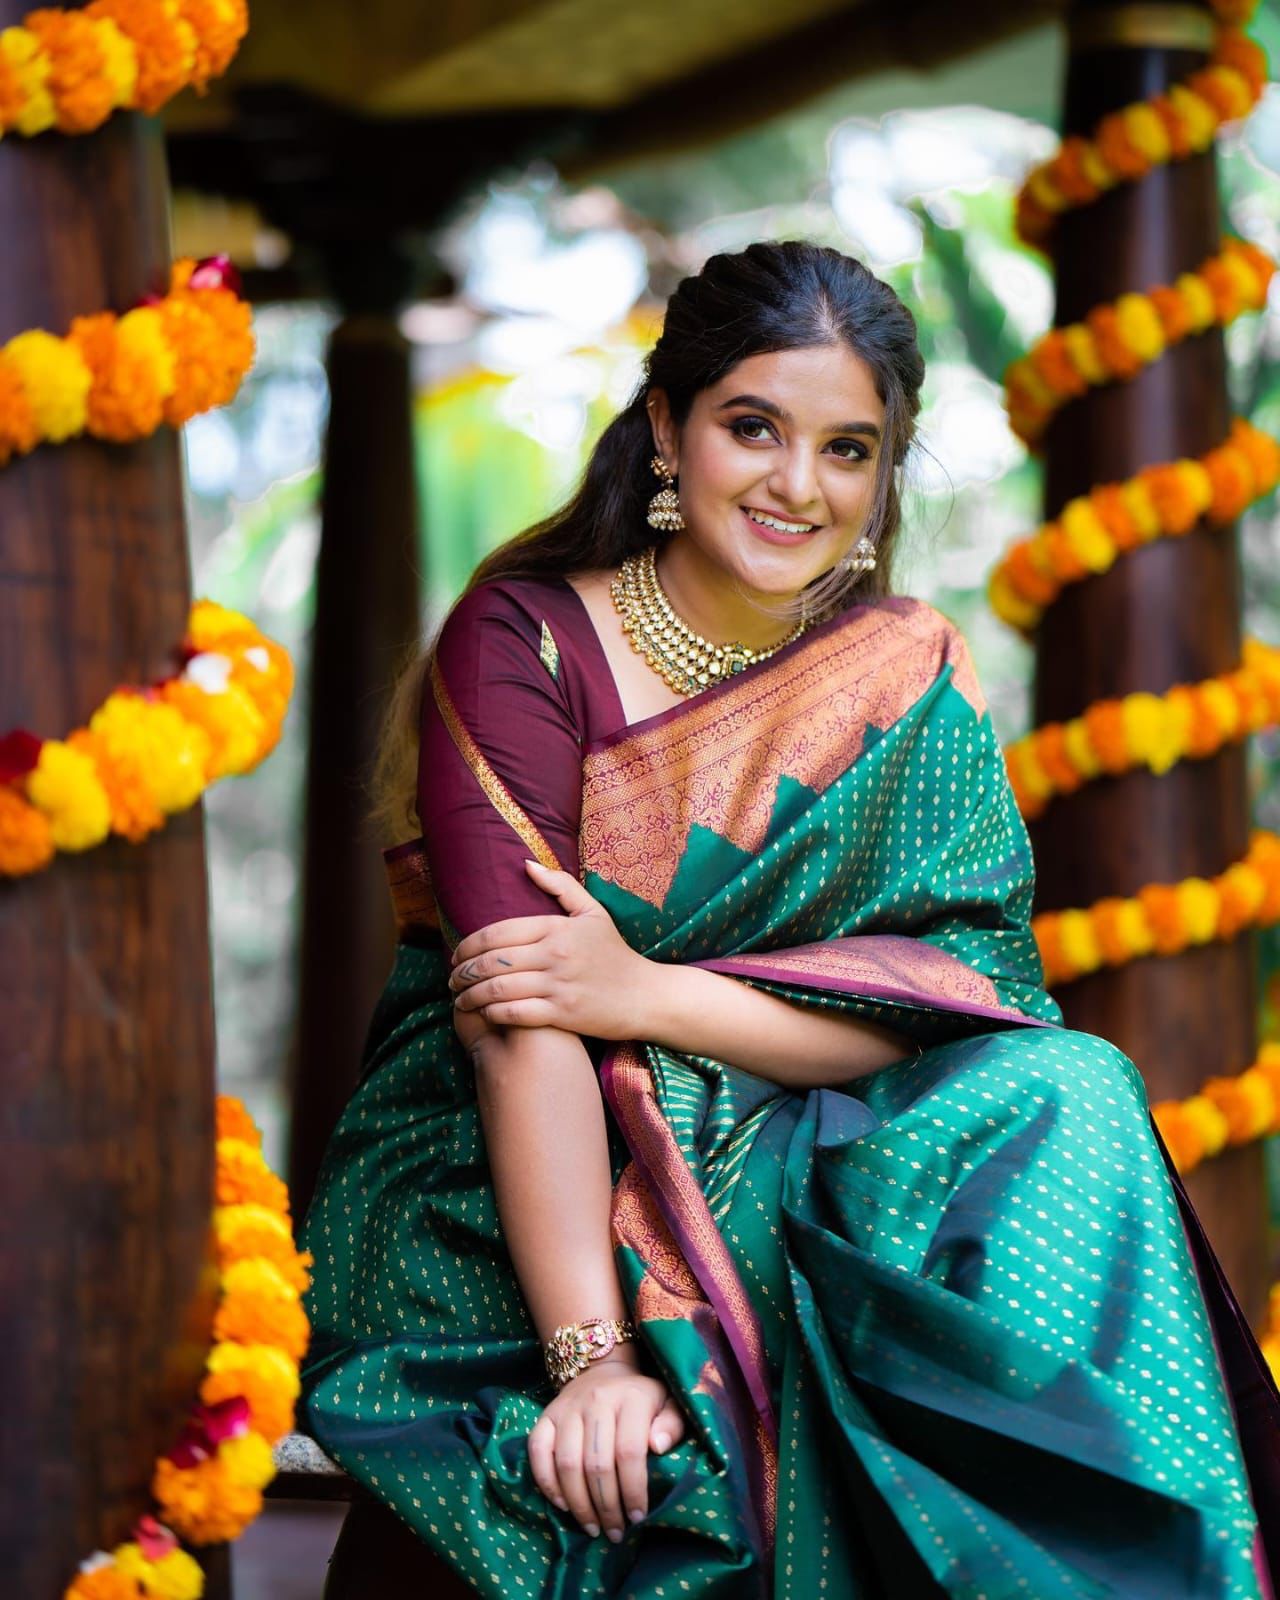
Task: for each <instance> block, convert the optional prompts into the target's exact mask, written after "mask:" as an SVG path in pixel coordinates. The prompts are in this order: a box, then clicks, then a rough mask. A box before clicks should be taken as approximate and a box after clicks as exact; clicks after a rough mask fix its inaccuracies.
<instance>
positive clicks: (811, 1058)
mask: <svg viewBox="0 0 1280 1600" xmlns="http://www.w3.org/2000/svg"><path fill="white" fill-rule="evenodd" d="M650 968H651V971H650V972H649V974H648V988H649V993H648V997H647V1003H646V1006H645V1010H646V1014H647V1025H646V1028H645V1033H644V1037H645V1038H646V1039H648V1040H650V1041H652V1042H653V1043H654V1044H661V1045H665V1046H666V1047H667V1048H668V1049H669V1050H680V1051H683V1052H684V1053H686V1054H689V1055H699V1056H711V1057H713V1058H714V1059H715V1060H717V1061H725V1062H728V1064H729V1065H730V1066H734V1067H740V1068H741V1069H742V1070H743V1071H744V1072H753V1073H755V1074H756V1076H757V1077H760V1078H767V1079H769V1080H770V1081H771V1082H773V1083H780V1084H783V1085H785V1086H786V1087H787V1088H794V1089H809V1088H817V1087H820V1086H822V1085H824V1084H836V1083H847V1082H849V1081H850V1080H851V1079H853V1078H862V1077H865V1076H866V1075H867V1074H868V1073H869V1072H875V1071H876V1070H877V1069H878V1068H880V1067H884V1066H888V1064H889V1063H890V1062H891V1061H897V1060H899V1059H900V1058H901V1057H902V1056H905V1055H910V1054H912V1052H913V1050H914V1048H915V1047H914V1045H913V1044H912V1041H911V1040H910V1039H909V1038H908V1037H907V1036H906V1035H905V1034H901V1033H895V1032H894V1031H893V1030H892V1029H890V1028H882V1027H880V1026H879V1025H878V1024H877V1023H874V1022H864V1021H862V1020H861V1019H859V1018H857V1017H846V1016H841V1015H840V1014H839V1013H838V1012H836V1011H834V1010H831V1011H826V1010H817V1009H815V1008H810V1007H808V1006H801V1005H797V1004H795V1003H794V1002H792V1001H790V1000H783V999H781V998H780V997H779V996H777V995H773V994H767V993H766V992H765V991H764V990H763V989H753V988H752V987H751V986H750V985H749V984H746V983H741V982H739V980H738V979H737V978H730V977H728V976H727V975H726V974H724V973H722V972H708V971H707V970H706V968H705V967H684V966H678V965H675V964H668V963H663V962H651V963H650Z"/></svg>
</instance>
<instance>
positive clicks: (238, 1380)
mask: <svg viewBox="0 0 1280 1600" xmlns="http://www.w3.org/2000/svg"><path fill="white" fill-rule="evenodd" d="M239 1396H243V1398H244V1399H245V1400H247V1401H248V1403H249V1420H250V1426H251V1427H252V1428H253V1429H254V1431H255V1432H256V1433H260V1434H261V1435H262V1437H263V1438H264V1439H267V1440H269V1441H270V1443H272V1444H274V1443H275V1442H276V1440H277V1439H282V1438H283V1437H284V1435H285V1434H286V1433H289V1432H291V1431H292V1429H293V1423H294V1405H293V1401H292V1400H291V1399H290V1398H289V1396H288V1395H286V1394H282V1393H281V1391H280V1389H279V1387H278V1386H277V1385H275V1384H272V1383H270V1382H268V1381H267V1379H266V1378H264V1377H262V1376H261V1374H259V1373H256V1372H250V1371H248V1370H246V1369H245V1368H236V1369H235V1370H234V1371H231V1372H211V1373H209V1374H208V1375H207V1376H206V1377H205V1379H204V1381H203V1383H202V1384H201V1385H200V1398H201V1400H203V1401H204V1403H205V1405H207V1406H216V1405H217V1404H218V1403H219V1402H220V1401H222V1400H234V1399H236V1398H237V1397H239Z"/></svg>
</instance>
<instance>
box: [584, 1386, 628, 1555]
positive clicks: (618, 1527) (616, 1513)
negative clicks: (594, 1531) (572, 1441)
mask: <svg viewBox="0 0 1280 1600" xmlns="http://www.w3.org/2000/svg"><path fill="white" fill-rule="evenodd" d="M614 1427H615V1424H614V1410H613V1401H611V1400H604V1399H602V1400H600V1401H599V1402H598V1403H597V1405H596V1406H595V1407H593V1409H592V1410H591V1411H589V1412H588V1413H587V1417H586V1426H585V1428H584V1431H583V1461H582V1470H583V1473H584V1475H585V1476H586V1480H587V1493H588V1494H589V1495H590V1496H591V1503H592V1505H593V1506H595V1508H596V1512H597V1516H598V1520H599V1523H600V1526H601V1527H602V1528H603V1529H604V1531H605V1533H606V1534H608V1536H609V1538H610V1539H611V1540H612V1541H613V1542H614V1544H617V1542H618V1540H619V1539H621V1537H622V1501H621V1499H620V1497H619V1494H618V1468H617V1463H616V1461H615V1460H614V1454H613V1440H614Z"/></svg>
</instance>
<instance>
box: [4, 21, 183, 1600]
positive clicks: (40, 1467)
mask: <svg viewBox="0 0 1280 1600" xmlns="http://www.w3.org/2000/svg"><path fill="white" fill-rule="evenodd" d="M26 9H27V7H26V5H25V4H20V3H18V0H0V26H8V25H9V24H12V23H15V22H17V21H18V20H19V18H20V15H21V14H22V13H23V12H24V11H25V10H26ZM166 196H167V185H166V179H165V169H164V154H163V147H162V144H161V140H160V135H159V130H158V128H156V127H155V126H154V125H152V124H151V123H149V122H148V121H146V120H144V119H142V118H140V117H136V116H126V115H117V116H116V117H114V118H113V119H112V120H111V121H110V122H109V123H108V124H107V125H106V126H105V127H104V128H103V129H102V130H101V131H99V132H97V133H94V134H91V135H89V136H87V137H80V138H63V137H60V136H59V135H57V134H48V135H45V136H43V137H41V138H40V139H37V140H33V141H26V140H23V139H20V138H17V137H13V138H6V139H4V140H3V141H2V142H0V239H2V240H3V247H0V341H3V340H5V339H8V338H10V337H12V335H14V334H16V333H18V332H19V331H21V330H22V329H24V328H29V327H42V328H46V329H49V330H50V331H55V332H65V331H66V329H67V327H68V325H69V323H70V320H71V318H72V317H73V316H74V315H76V314H79V313H82V312H91V311H98V310H101V309H104V308H111V309H115V310H124V309H126V308H127V307H129V306H130V305H131V304H133V303H134V302H135V301H137V300H138V299H139V298H140V297H141V296H142V295H143V294H145V293H146V292H147V291H149V290H152V289H163V288H165V287H166V286H167V280H168V219H167V213H166ZM180 449H181V446H180V442H179V440H178V437H177V435H176V434H174V433H173V432H172V431H170V430H167V429H164V430H162V431H161V432H159V433H158V434H156V435H155V436H154V437H153V438H151V439H149V440H147V441H145V442H143V443H140V444H137V445H131V446H127V447H121V446H118V445H110V444H99V443H96V442H94V441H91V440H76V441H72V442H69V443H67V444H63V445H45V446H41V447H40V448H39V449H38V450H37V451H35V453H34V454H32V455H31V456H28V457H26V458H23V459H20V460H15V461H13V462H11V463H10V464H9V465H8V466H7V467H4V468H0V731H7V730H8V729H10V728H13V727H16V726H22V727H26V728H29V729H30V730H32V731H33V732H36V733H39V734H41V735H44V736H60V735H63V734H65V733H68V732H69V731H70V730H71V729H72V728H74V727H76V726H78V725H81V724H83V723H84V722H86V721H87V720H88V718H89V716H90V714H91V713H92V712H93V711H94V709H95V708H96V707H97V706H99V705H100V704H101V703H102V701H103V700H104V699H105V698H106V697H107V695H108V694H109V693H110V691H111V690H112V689H113V688H114V687H115V686H116V685H117V684H119V683H122V682H145V681H146V680H148V679H151V678H154V677H158V676H162V675H164V674H165V673H166V672H168V671H171V670H172V662H171V660H170V651H171V650H172V648H173V647H174V646H175V645H176V644H177V643H178V641H179V640H180V639H181V637H182V634H183V632H184V629H185V624H186V617H187V609H188V602H189V595H190V589H189V574H188V565H187V545H186V534H185V527H184V521H183V504H182V484H181V473H180V466H179V452H180ZM207 928H208V917H207V908H206V901H205V861H204V833H203V814H202V811H201V808H200V807H198V806H197V807H195V808H194V809H192V810H191V811H188V812H186V813H185V814H183V815H180V816H177V817H174V818H172V819H171V820H170V821H169V823H168V825H167V826H166V827H165V828H164V829H163V831H161V832H160V833H158V834H155V835H153V836H152V837H151V838H150V839H148V840H147V841H146V842H145V843H143V844H141V845H136V846H135V845H130V844H128V843H125V842H123V841H121V840H119V839H115V838H112V839H109V840H107V841H106V842H104V843H103V844H101V845H99V846H98V847H97V848H96V849H94V850H92V851H90V852H88V853H87V854H85V855H82V856H60V857H58V858H56V859H55V860H54V862H53V863H52V864H51V865H50V866H49V867H48V868H47V869H46V870H45V871H43V872H40V873H37V874H35V875H33V876H31V877H28V878H23V879H19V880H16V881H13V882H4V883H0V973H3V978H2V979H0V1055H2V1057H3V1064H4V1071H3V1095H4V1110H3V1116H0V1484H3V1493H2V1494H0V1574H3V1578H2V1580H0V1587H3V1589H4V1592H5V1593H6V1594H11V1595H14V1596H21V1597H22V1600H57V1597H58V1596H60V1595H61V1593H62V1591H63V1588H64V1587H65V1585H66V1584H67V1583H69V1582H70V1580H71V1578H72V1577H73V1576H74V1574H75V1570H76V1567H77V1565H78V1564H79V1562H80V1561H81V1560H82V1559H83V1558H84V1557H85V1556H87V1555H89V1554H90V1553H91V1552H92V1551H93V1550H95V1549H96V1548H99V1547H110V1546H112V1545H113V1544H115V1543H117V1542H118V1541H120V1540H122V1539H124V1538H127V1537H128V1536H129V1533H130V1530H131V1527H132V1525H133V1523H134V1522H135V1521H136V1519H137V1518H138V1516H139V1515H141V1514H142V1513H143V1512H145V1511H147V1510H148V1509H150V1505H151V1502H150V1496H149V1484H150V1479H151V1472H152V1466H153V1463H154V1459H155V1457H156V1456H157V1454H159V1453H160V1452H161V1451H162V1450H164V1449H167V1448H168V1447H170V1446H171V1445H172V1444H173V1443H174V1441H175V1440H176V1438H177V1437H178V1433H179V1431H180V1428H181V1425H182V1422H183V1420H184V1418H185V1415H186V1412H187V1409H188V1408H189V1406H190V1405H191V1403H192V1402H193V1401H194V1400H195V1398H196V1394H197V1388H198V1383H199V1377H200V1372H201V1369H202V1366H203V1363H204V1359H205V1356H206V1353H207V1351H208V1348H209V1331H210V1317H211V1313H212V1298H213V1289H214V1283H213V1279H212V1277H211V1276H210V1275H209V1274H208V1273H202V1265H203V1262H204V1260H205V1253H206V1251H207V1249H208V1245H209V1233H210V1209H211V1203H212V1192H213V1065H214V1060H213V1026H212V1012H211V1006H210V971H209V950H208V932H207Z"/></svg>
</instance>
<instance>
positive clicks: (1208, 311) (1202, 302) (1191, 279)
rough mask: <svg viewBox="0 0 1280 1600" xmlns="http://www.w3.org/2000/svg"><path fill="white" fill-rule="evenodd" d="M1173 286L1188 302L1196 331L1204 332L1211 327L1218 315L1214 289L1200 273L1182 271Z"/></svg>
mask: <svg viewBox="0 0 1280 1600" xmlns="http://www.w3.org/2000/svg"><path fill="white" fill-rule="evenodd" d="M1173 286H1174V288H1175V289H1176V290H1177V291H1178V293H1179V294H1180V295H1181V296H1182V298H1183V300H1184V302H1185V303H1186V307H1187V315H1188V317H1190V319H1191V326H1192V328H1193V329H1194V330H1195V332H1196V333H1203V332H1204V330H1205V329H1206V328H1211V327H1212V326H1213V324H1214V319H1215V318H1216V316H1217V311H1216V309H1215V307H1214V303H1213V291H1212V289H1210V287H1209V285H1208V284H1207V283H1206V282H1205V281H1204V279H1203V278H1202V277H1201V276H1200V275H1199V273H1196V272H1184V273H1181V274H1180V275H1179V276H1178V277H1177V278H1176V279H1175V280H1174V285H1173Z"/></svg>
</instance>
